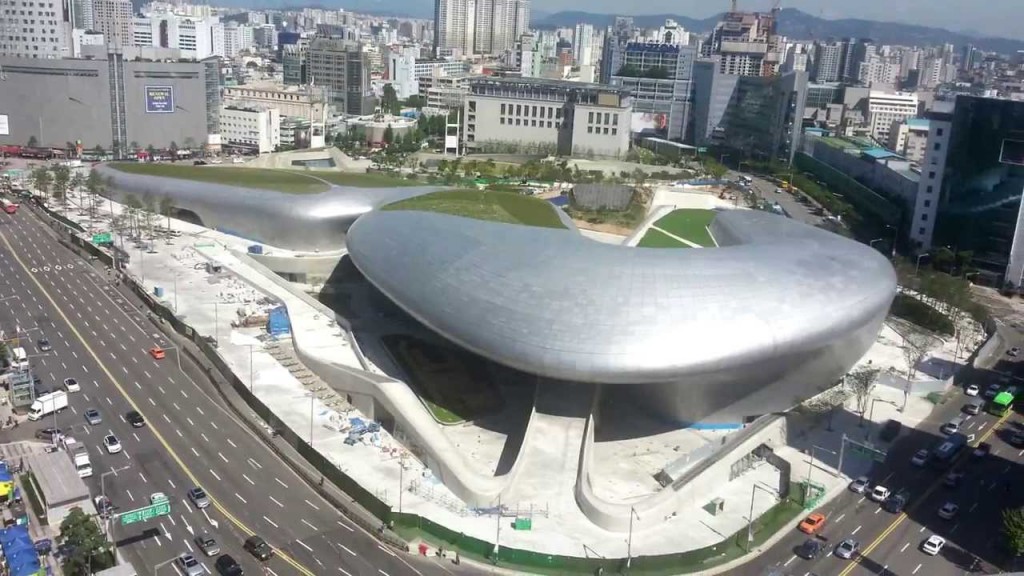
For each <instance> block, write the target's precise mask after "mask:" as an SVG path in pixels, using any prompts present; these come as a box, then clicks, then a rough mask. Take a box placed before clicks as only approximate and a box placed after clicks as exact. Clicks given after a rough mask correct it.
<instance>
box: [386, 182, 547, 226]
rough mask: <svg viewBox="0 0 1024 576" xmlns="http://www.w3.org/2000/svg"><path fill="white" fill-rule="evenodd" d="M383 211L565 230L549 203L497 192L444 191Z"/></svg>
mask: <svg viewBox="0 0 1024 576" xmlns="http://www.w3.org/2000/svg"><path fill="white" fill-rule="evenodd" d="M383 209H384V210H419V211H423V212H441V213H443V214H452V215H454V216H462V217H465V218H475V219H477V220H489V221H492V222H505V223H508V224H525V225H527V226H538V227H541V228H565V225H564V224H562V221H561V220H559V218H558V214H556V213H555V210H556V208H555V207H554V206H552V205H551V203H549V202H545V201H544V200H540V199H538V198H533V197H532V196H523V195H520V194H513V193H511V192H498V191H494V190H490V191H488V190H442V191H439V192H433V193H430V194H425V195H423V196H417V197H415V198H409V199H407V200H400V201H398V202H395V203H393V204H388V205H387V206H385V207H384V208H383Z"/></svg>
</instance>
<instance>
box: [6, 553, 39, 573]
mask: <svg viewBox="0 0 1024 576" xmlns="http://www.w3.org/2000/svg"><path fill="white" fill-rule="evenodd" d="M8 566H10V569H11V576H34V575H36V574H39V572H40V570H42V569H43V564H42V562H40V561H39V556H38V555H36V554H35V553H33V555H32V556H26V557H25V558H24V559H23V560H22V559H19V560H16V561H14V562H13V563H11V564H8Z"/></svg>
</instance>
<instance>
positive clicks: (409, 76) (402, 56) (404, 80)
mask: <svg viewBox="0 0 1024 576" xmlns="http://www.w3.org/2000/svg"><path fill="white" fill-rule="evenodd" d="M418 53H419V49H417V48H416V47H414V46H403V47H401V48H398V49H392V50H390V51H389V53H388V60H387V66H388V75H387V77H388V81H389V83H390V84H391V86H392V87H394V89H395V93H396V94H397V95H398V97H399V98H400V99H402V100H405V99H406V98H408V97H409V96H412V95H413V94H418V93H419V91H420V88H419V81H418V80H417V76H416V56H417V54H418Z"/></svg>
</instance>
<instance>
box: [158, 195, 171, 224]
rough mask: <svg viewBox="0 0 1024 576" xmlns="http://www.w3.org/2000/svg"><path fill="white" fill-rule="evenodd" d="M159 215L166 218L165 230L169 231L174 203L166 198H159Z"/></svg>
mask: <svg viewBox="0 0 1024 576" xmlns="http://www.w3.org/2000/svg"><path fill="white" fill-rule="evenodd" d="M159 209H160V214H161V215H162V216H166V217H167V229H168V230H170V229H171V213H172V212H174V201H173V200H171V199H170V197H168V196H161V197H160V202H159Z"/></svg>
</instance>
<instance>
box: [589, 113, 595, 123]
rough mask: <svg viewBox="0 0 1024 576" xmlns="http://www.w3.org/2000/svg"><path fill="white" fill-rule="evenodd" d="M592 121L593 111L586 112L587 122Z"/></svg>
mask: <svg viewBox="0 0 1024 576" xmlns="http://www.w3.org/2000/svg"><path fill="white" fill-rule="evenodd" d="M593 121H594V113H593V112H587V122H591V123H592V122H593Z"/></svg>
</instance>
